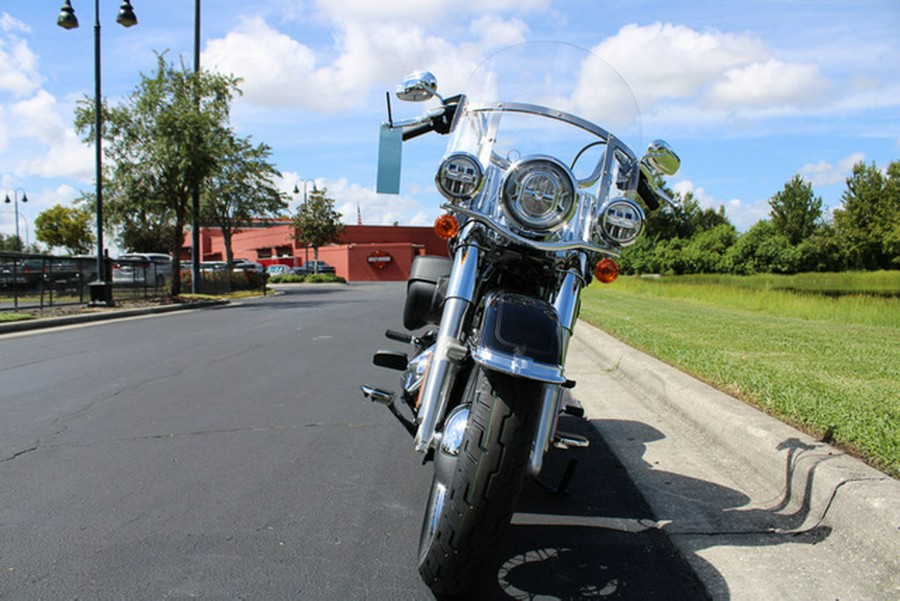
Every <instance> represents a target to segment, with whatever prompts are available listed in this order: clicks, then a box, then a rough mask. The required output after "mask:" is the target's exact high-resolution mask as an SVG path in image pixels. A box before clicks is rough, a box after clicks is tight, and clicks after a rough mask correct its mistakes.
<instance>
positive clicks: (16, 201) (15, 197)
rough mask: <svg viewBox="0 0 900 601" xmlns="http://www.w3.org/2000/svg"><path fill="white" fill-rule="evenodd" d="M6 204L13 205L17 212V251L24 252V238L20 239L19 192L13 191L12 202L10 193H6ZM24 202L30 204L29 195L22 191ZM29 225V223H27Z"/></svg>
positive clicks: (26, 228)
mask: <svg viewBox="0 0 900 601" xmlns="http://www.w3.org/2000/svg"><path fill="white" fill-rule="evenodd" d="M3 202H5V203H6V204H10V203H12V204H13V206H14V207H15V212H16V250H17V251H19V252H22V238H20V237H19V190H18V189H17V190H13V199H12V200H10V198H9V192H7V193H6V200H4V201H3ZM22 202H28V195H27V194H25V190H22ZM26 223H27V222H26ZM25 233H26V234H27V233H28V226H27V225H26V227H25Z"/></svg>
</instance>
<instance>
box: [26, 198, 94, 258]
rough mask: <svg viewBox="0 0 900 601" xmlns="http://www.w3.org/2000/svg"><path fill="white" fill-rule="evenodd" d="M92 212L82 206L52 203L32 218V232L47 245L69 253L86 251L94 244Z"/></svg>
mask: <svg viewBox="0 0 900 601" xmlns="http://www.w3.org/2000/svg"><path fill="white" fill-rule="evenodd" d="M92 216H93V213H92V212H91V211H90V209H87V208H84V207H67V206H63V205H54V206H52V207H50V208H49V209H46V210H44V211H41V213H40V214H39V215H38V216H37V217H35V219H34V233H35V236H36V237H37V239H38V240H40V241H41V242H43V243H44V244H46V245H47V246H49V247H50V248H51V249H53V248H54V247H59V248H65V249H66V250H67V251H68V252H70V253H71V254H79V253H87V252H89V251H90V250H91V246H93V244H94V240H95V238H94V232H93V229H92V227H93V224H92Z"/></svg>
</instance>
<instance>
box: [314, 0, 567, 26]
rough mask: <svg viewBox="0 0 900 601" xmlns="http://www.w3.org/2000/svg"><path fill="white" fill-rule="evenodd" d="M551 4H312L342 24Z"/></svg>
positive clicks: (348, 0)
mask: <svg viewBox="0 0 900 601" xmlns="http://www.w3.org/2000/svg"><path fill="white" fill-rule="evenodd" d="M552 3H553V2H552V0H479V1H478V2H457V1H455V0H427V1H423V0H393V1H392V2H391V3H390V5H385V4H381V3H379V2H372V1H371V0H317V1H316V6H317V7H318V10H319V11H320V13H322V14H323V15H326V16H327V17H329V18H331V19H334V20H335V21H337V22H342V23H346V22H350V21H355V22H358V23H372V22H374V21H392V22H398V21H405V22H413V23H417V24H421V25H432V24H436V23H438V22H440V21H441V20H445V19H452V18H459V17H460V16H461V15H465V16H468V15H472V14H476V15H478V14H482V15H483V14H497V13H503V12H518V13H523V12H536V11H542V10H546V9H548V8H549V7H550V6H551V4H552Z"/></svg>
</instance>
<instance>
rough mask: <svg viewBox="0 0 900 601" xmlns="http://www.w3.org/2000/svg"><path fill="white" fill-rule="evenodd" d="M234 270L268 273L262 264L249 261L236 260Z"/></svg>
mask: <svg viewBox="0 0 900 601" xmlns="http://www.w3.org/2000/svg"><path fill="white" fill-rule="evenodd" d="M232 269H233V270H234V271H255V272H257V273H265V271H266V268H265V266H264V265H263V264H262V263H257V262H256V261H247V260H242V261H238V260H235V262H234V264H233V265H232Z"/></svg>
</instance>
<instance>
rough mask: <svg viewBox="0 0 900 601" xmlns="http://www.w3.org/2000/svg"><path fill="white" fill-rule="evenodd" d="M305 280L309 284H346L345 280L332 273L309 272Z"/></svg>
mask: <svg viewBox="0 0 900 601" xmlns="http://www.w3.org/2000/svg"><path fill="white" fill-rule="evenodd" d="M306 281H307V282H309V283H310V284H332V283H336V284H346V283H347V280H345V279H344V278H342V277H341V276H339V275H334V274H333V273H311V274H309V275H308V276H306Z"/></svg>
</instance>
